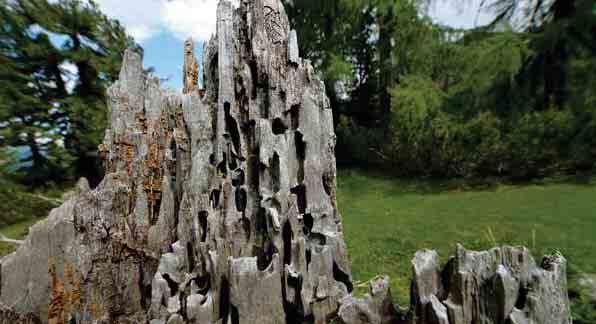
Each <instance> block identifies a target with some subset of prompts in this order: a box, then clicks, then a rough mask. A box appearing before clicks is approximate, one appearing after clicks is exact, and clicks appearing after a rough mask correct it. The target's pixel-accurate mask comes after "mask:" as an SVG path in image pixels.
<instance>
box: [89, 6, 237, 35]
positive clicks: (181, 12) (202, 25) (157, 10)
mask: <svg viewBox="0 0 596 324" xmlns="http://www.w3.org/2000/svg"><path fill="white" fill-rule="evenodd" d="M97 3H98V4H99V5H100V7H101V9H102V11H103V12H104V13H105V14H107V15H108V16H110V17H113V18H116V19H118V20H120V22H121V23H122V24H123V25H124V26H125V27H126V29H127V31H128V33H130V34H131V35H132V36H133V37H135V39H136V40H137V41H139V42H143V41H145V40H147V39H149V38H151V37H153V36H155V35H157V34H159V33H160V32H170V33H172V34H173V35H174V36H176V37H177V38H179V39H186V38H189V37H192V38H194V39H195V40H199V41H204V40H208V39H209V38H210V37H211V35H212V34H214V33H215V29H216V12H217V3H218V0H98V1H97ZM232 3H234V5H236V6H237V5H238V0H232Z"/></svg>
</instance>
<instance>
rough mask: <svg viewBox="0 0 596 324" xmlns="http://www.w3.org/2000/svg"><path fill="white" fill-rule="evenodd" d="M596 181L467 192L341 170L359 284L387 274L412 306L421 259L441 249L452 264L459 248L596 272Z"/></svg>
mask: <svg viewBox="0 0 596 324" xmlns="http://www.w3.org/2000/svg"><path fill="white" fill-rule="evenodd" d="M594 180H596V179H585V178H584V179H583V180H582V179H580V180H578V179H569V178H568V179H564V180H545V181H542V182H540V183H532V184H524V185H493V186H485V187H484V188H478V187H476V188H474V189H461V188H462V187H463V186H461V185H458V184H455V183H440V182H433V181H430V180H428V181H426V180H402V179H395V178H386V177H383V176H381V175H371V174H370V173H365V172H362V171H357V170H341V171H340V172H339V177H338V187H339V199H338V200H339V208H340V211H341V212H342V215H343V222H344V233H345V239H346V241H347V244H348V252H349V254H350V258H351V260H352V273H353V275H354V279H355V280H357V281H367V280H369V279H371V278H372V277H374V276H375V275H377V274H387V275H389V276H390V277H391V281H392V290H393V292H394V297H395V298H396V300H397V301H398V302H399V303H400V304H401V305H407V303H408V298H409V284H410V278H411V267H410V260H411V259H412V257H413V256H414V253H415V252H416V251H417V250H419V249H423V248H429V249H436V250H437V251H438V252H439V254H440V256H441V259H442V261H443V262H445V261H446V260H447V258H448V257H449V256H450V255H452V254H453V252H454V250H455V245H456V243H462V244H464V246H465V247H466V248H468V249H487V248H490V247H492V246H494V245H495V244H499V245H500V244H511V245H525V246H527V247H528V248H530V249H531V250H532V252H533V254H534V256H535V257H539V258H540V257H542V255H543V254H545V253H549V252H553V251H555V250H558V251H560V252H562V253H563V254H564V255H565V257H566V258H567V260H568V261H569V263H570V265H571V266H572V267H573V268H575V269H577V270H581V271H585V272H588V273H596V248H594V246H596V181H594ZM464 188H465V187H464Z"/></svg>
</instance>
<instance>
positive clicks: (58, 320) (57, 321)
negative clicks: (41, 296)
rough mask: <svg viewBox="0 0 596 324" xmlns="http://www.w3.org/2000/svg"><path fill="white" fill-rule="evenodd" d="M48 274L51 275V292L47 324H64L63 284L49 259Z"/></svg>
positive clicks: (64, 302) (64, 294) (64, 297)
mask: <svg viewBox="0 0 596 324" xmlns="http://www.w3.org/2000/svg"><path fill="white" fill-rule="evenodd" d="M49 271H50V276H51V277H52V293H51V295H50V306H49V308H48V324H64V315H65V304H66V293H65V291H64V284H63V283H62V281H60V278H58V274H57V273H56V264H54V262H53V261H50V269H49Z"/></svg>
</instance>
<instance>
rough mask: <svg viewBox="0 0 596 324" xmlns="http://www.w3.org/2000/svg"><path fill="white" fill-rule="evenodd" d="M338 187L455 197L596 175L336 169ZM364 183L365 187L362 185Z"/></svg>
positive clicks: (582, 181) (578, 181) (595, 181)
mask: <svg viewBox="0 0 596 324" xmlns="http://www.w3.org/2000/svg"><path fill="white" fill-rule="evenodd" d="M339 175H340V177H339V178H340V183H339V186H340V187H341V188H342V190H346V189H347V190H351V191H356V192H357V191H366V190H371V189H375V188H374V187H372V188H371V187H370V179H373V180H376V181H375V182H374V183H377V184H379V185H380V186H382V188H381V189H382V190H384V191H386V192H387V193H390V194H391V195H407V194H422V195H435V194H442V193H458V192H466V191H487V192H490V191H496V190H498V189H499V188H501V187H503V186H508V187H512V188H515V187H526V186H531V185H534V186H545V187H546V186H550V185H574V186H587V187H589V186H594V185H596V175H595V174H593V173H583V174H560V175H555V176H551V177H546V178H536V179H529V180H523V181H521V180H513V179H509V178H501V177H485V178H451V179H445V178H434V177H429V176H419V177H403V176H398V175H396V174H394V173H391V171H390V170H387V169H386V168H374V169H372V168H370V169H369V168H363V167H346V168H340V169H339ZM365 183H366V186H365V185H364V184H365Z"/></svg>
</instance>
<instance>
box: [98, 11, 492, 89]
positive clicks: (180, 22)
mask: <svg viewBox="0 0 596 324" xmlns="http://www.w3.org/2000/svg"><path fill="white" fill-rule="evenodd" d="M217 1H218V0H96V2H97V3H98V4H99V5H100V7H101V9H102V11H103V12H104V13H105V14H106V15H108V16H109V17H111V18H115V19H118V20H119V21H120V22H121V23H122V24H123V25H124V26H125V27H126V29H127V31H128V32H129V33H130V34H131V35H132V36H133V37H134V38H135V40H136V41H137V42H138V43H139V44H140V45H141V46H142V47H143V48H144V49H145V58H144V65H145V67H152V68H154V70H155V74H156V75H157V76H158V77H160V78H162V79H165V80H166V81H164V84H165V85H166V86H169V87H171V88H174V89H178V90H179V89H181V88H182V62H183V56H182V53H183V46H184V40H185V39H187V38H189V37H192V38H193V39H194V40H195V42H196V43H195V49H196V50H195V52H196V53H197V55H200V53H201V49H202V47H203V42H204V41H205V40H209V38H210V37H211V35H212V34H213V33H215V26H216V21H215V20H216V19H215V18H216V17H215V16H216V10H217ZM236 1H237V0H236ZM321 1H330V0H321ZM331 1H332V0H331ZM480 1H481V0H464V1H463V3H464V5H459V6H457V5H455V4H454V3H455V1H453V0H441V1H437V2H436V3H435V4H434V5H433V6H432V7H431V8H430V11H429V15H430V16H431V17H432V18H433V19H434V20H435V21H436V22H438V23H441V24H444V25H448V26H451V27H457V28H471V27H474V26H478V25H482V24H485V23H487V22H488V21H490V19H491V17H490V15H488V14H487V13H479V10H478V7H479V3H480Z"/></svg>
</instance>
